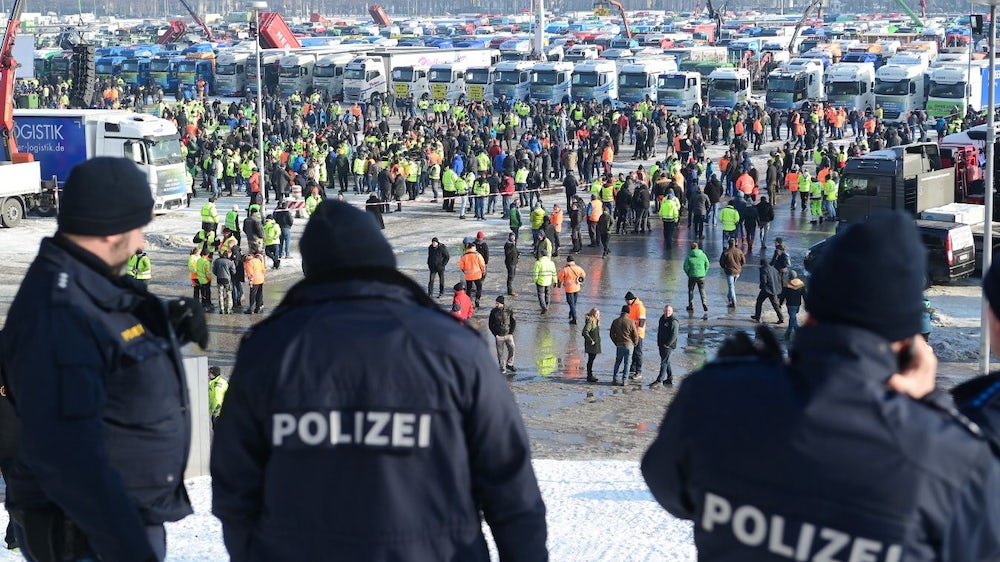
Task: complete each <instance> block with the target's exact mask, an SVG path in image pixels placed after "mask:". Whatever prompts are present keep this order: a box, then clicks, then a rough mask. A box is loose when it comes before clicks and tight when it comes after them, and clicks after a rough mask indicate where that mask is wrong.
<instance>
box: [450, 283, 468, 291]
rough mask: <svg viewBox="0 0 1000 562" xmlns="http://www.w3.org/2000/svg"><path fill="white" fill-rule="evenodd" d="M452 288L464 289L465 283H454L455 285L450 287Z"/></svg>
mask: <svg viewBox="0 0 1000 562" xmlns="http://www.w3.org/2000/svg"><path fill="white" fill-rule="evenodd" d="M452 289H454V290H455V291H464V290H465V284H464V283H455V286H454V287H452Z"/></svg>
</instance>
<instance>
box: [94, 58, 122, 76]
mask: <svg viewBox="0 0 1000 562" xmlns="http://www.w3.org/2000/svg"><path fill="white" fill-rule="evenodd" d="M124 61H125V57H123V56H118V55H108V56H103V57H98V58H97V61H96V62H95V63H94V77H95V78H97V80H99V81H101V82H102V83H103V82H105V81H106V80H113V79H115V78H117V77H118V75H119V74H120V73H121V71H122V63H123V62H124Z"/></svg>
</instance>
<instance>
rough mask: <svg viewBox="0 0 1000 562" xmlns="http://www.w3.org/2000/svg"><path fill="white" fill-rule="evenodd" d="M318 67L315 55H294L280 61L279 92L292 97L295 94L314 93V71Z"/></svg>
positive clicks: (286, 56) (284, 57)
mask: <svg viewBox="0 0 1000 562" xmlns="http://www.w3.org/2000/svg"><path fill="white" fill-rule="evenodd" d="M315 66H316V54H315V53H292V54H288V55H285V56H283V57H281V58H280V59H279V60H278V92H279V93H280V94H281V95H282V96H290V95H292V94H294V93H295V92H299V93H301V94H309V93H311V92H312V87H313V84H312V71H313V68H314V67H315Z"/></svg>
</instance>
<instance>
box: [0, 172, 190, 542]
mask: <svg viewBox="0 0 1000 562" xmlns="http://www.w3.org/2000/svg"><path fill="white" fill-rule="evenodd" d="M152 211H153V199H152V197H151V195H150V192H149V186H148V182H147V180H146V175H145V174H144V173H142V171H140V170H139V169H138V168H137V167H136V166H135V164H134V163H132V162H131V161H129V160H126V159H121V158H95V159H92V160H88V161H86V162H84V163H82V164H80V165H78V166H77V167H76V168H74V169H73V170H72V171H71V173H70V175H69V177H68V178H67V181H66V184H65V187H64V190H63V195H62V198H61V201H60V207H59V216H58V223H57V224H58V230H57V231H56V234H55V236H53V237H52V238H46V239H45V240H43V241H42V244H41V248H40V249H39V253H38V257H37V258H36V259H35V261H34V263H32V265H31V267H30V269H29V270H28V273H27V274H26V275H25V278H24V282H23V283H22V285H21V288H20V290H19V292H18V294H17V296H16V297H15V299H14V302H13V303H12V304H11V307H10V311H9V313H8V316H7V323H6V326H5V329H4V332H3V341H2V348H0V351H2V354H0V358H2V362H3V364H2V366H3V369H4V371H5V378H6V382H7V391H8V396H9V397H10V399H11V401H12V403H13V404H14V407H15V408H16V410H17V414H18V416H19V417H20V419H21V423H22V427H21V432H20V436H19V437H20V448H19V450H18V453H17V458H16V461H15V463H14V466H13V468H12V469H11V471H10V472H9V473H8V474H7V475H6V476H7V508H8V510H9V511H10V513H11V515H12V517H13V518H14V520H15V521H16V522H17V524H18V525H19V529H18V533H19V537H18V543H19V544H20V545H21V547H22V548H23V549H24V550H25V552H26V554H27V555H28V556H30V559H33V560H40V561H44V560H80V559H95V558H98V559H101V560H140V561H154V560H163V559H164V557H165V556H166V534H165V531H164V528H163V523H164V522H166V521H177V520H179V519H181V518H183V517H185V516H186V515H188V514H190V513H191V505H190V502H189V501H188V497H187V493H186V492H185V490H184V483H183V477H184V467H185V464H186V463H187V457H188V450H189V446H190V417H189V416H190V413H189V407H190V404H189V403H188V393H187V392H188V391H187V388H186V384H185V380H184V372H183V365H182V360H181V356H180V352H179V348H180V345H181V344H183V343H187V342H189V341H197V342H198V344H199V345H201V346H202V347H205V346H206V345H207V343H208V331H207V328H206V327H205V318H204V315H203V313H202V312H201V307H200V306H199V305H198V303H197V302H194V301H192V300H190V299H186V298H184V299H180V300H176V301H172V302H169V303H165V302H163V301H161V300H160V299H158V298H157V297H155V296H154V295H152V294H150V293H149V292H148V291H147V290H146V288H145V286H144V285H143V284H142V283H139V282H137V281H135V280H134V279H133V278H131V277H129V276H122V270H123V268H124V267H125V265H126V263H127V261H128V258H129V256H131V255H132V254H134V253H135V251H136V250H137V249H140V248H142V245H143V233H142V231H143V227H144V226H145V225H146V224H147V223H149V221H150V219H151V217H152Z"/></svg>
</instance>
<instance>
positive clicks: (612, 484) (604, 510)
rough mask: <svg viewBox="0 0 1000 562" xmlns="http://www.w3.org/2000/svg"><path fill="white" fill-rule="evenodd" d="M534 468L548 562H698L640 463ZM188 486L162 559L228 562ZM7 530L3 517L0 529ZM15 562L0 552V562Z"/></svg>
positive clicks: (196, 485) (683, 527)
mask: <svg viewBox="0 0 1000 562" xmlns="http://www.w3.org/2000/svg"><path fill="white" fill-rule="evenodd" d="M534 465H535V472H536V473H537V475H538V483H539V485H540V486H541V489H542V495H543V496H544V498H545V505H546V507H547V509H548V516H547V520H548V531H549V553H550V559H551V560H552V561H553V562H562V561H566V562H570V561H572V562H584V561H589V560H593V561H597V560H601V561H614V562H630V561H649V562H675V561H676V562H680V561H689V560H695V558H696V554H695V549H694V544H693V538H692V527H691V524H690V523H688V522H685V521H680V520H678V519H675V518H673V517H671V516H670V515H669V514H668V513H667V512H665V511H663V509H662V508H661V507H660V506H659V504H657V503H656V501H654V500H653V496H652V495H651V494H650V493H649V490H648V489H647V488H646V484H645V482H643V480H642V475H641V474H640V473H639V464H638V463H636V462H628V461H553V460H536V461H534ZM187 487H188V492H189V493H190V494H191V499H192V501H193V502H194V508H195V514H194V515H192V516H190V517H188V518H187V519H184V520H183V521H180V522H178V523H175V524H170V525H168V526H167V542H168V556H167V560H168V561H169V562H206V561H218V560H226V559H227V555H226V549H225V548H224V547H223V544H222V528H221V525H220V523H219V520H218V519H216V518H215V517H213V516H212V514H211V502H212V498H211V489H210V488H211V480H210V479H209V478H208V477H204V478H196V479H194V480H191V481H189V482H188V483H187ZM6 525H7V513H6V512H5V511H2V512H0V529H3V528H5V527H6ZM487 537H489V534H488V532H487ZM491 547H492V545H491ZM493 557H494V559H495V560H496V559H497V556H496V552H495V550H494V551H493ZM20 559H21V558H20V557H19V556H18V555H17V554H14V553H12V552H9V551H0V561H3V560H20Z"/></svg>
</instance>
